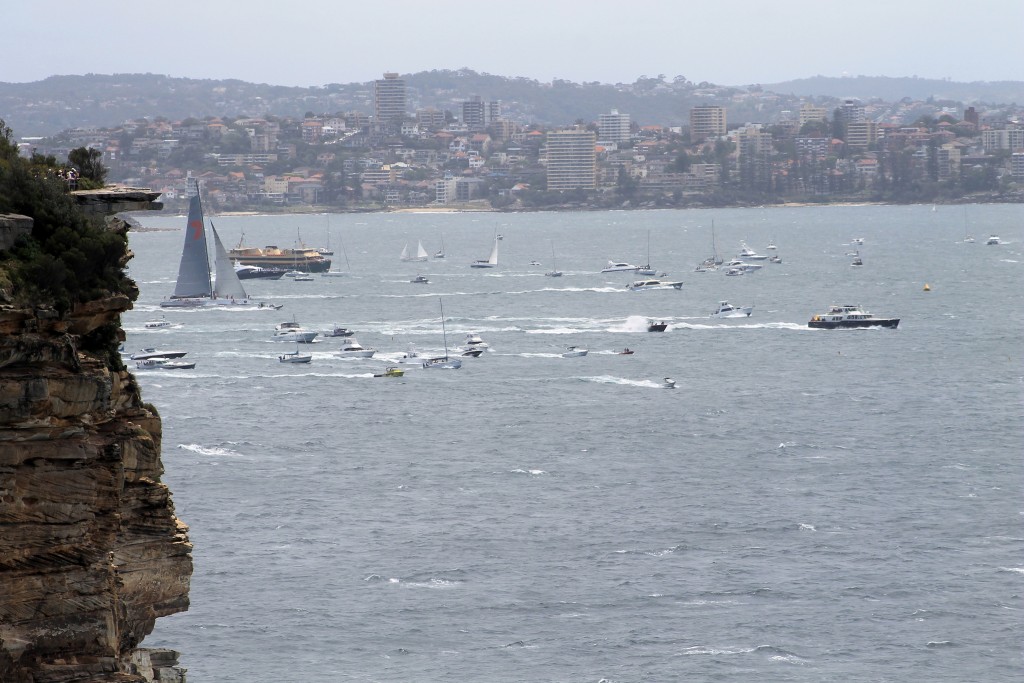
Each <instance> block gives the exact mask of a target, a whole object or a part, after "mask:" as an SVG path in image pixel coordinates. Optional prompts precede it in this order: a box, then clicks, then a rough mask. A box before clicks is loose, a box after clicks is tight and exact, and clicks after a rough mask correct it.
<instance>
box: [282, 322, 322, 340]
mask: <svg viewBox="0 0 1024 683" xmlns="http://www.w3.org/2000/svg"><path fill="white" fill-rule="evenodd" d="M318 334H320V333H319V332H313V331H312V330H307V329H306V328H305V327H303V326H302V325H299V323H297V322H295V321H294V320H293V321H290V322H283V323H281V324H280V325H278V326H277V327H275V328H274V334H273V335H272V336H271V339H273V340H274V341H286V342H297V343H299V344H311V343H312V342H313V340H314V339H316V337H317V335H318Z"/></svg>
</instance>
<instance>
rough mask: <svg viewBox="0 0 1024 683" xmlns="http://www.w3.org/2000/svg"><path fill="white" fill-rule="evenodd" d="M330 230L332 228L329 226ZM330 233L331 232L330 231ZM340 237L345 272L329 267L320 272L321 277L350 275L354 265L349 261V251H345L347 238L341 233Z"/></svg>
mask: <svg viewBox="0 0 1024 683" xmlns="http://www.w3.org/2000/svg"><path fill="white" fill-rule="evenodd" d="M328 230H330V228H328ZM328 235H330V232H328ZM338 239H339V240H340V241H341V253H342V255H344V257H345V270H344V272H343V271H340V270H334V269H332V268H328V269H327V270H325V271H324V272H322V273H320V277H345V276H346V275H348V273H349V271H350V270H352V266H351V265H349V262H348V252H347V251H345V240H344V239H342V237H341V235H340V234H339V235H338Z"/></svg>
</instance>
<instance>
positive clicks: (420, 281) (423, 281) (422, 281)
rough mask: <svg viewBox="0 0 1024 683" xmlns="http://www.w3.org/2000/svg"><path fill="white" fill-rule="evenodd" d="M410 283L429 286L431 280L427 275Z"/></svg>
mask: <svg viewBox="0 0 1024 683" xmlns="http://www.w3.org/2000/svg"><path fill="white" fill-rule="evenodd" d="M409 282H411V283H413V284H414V285H429V284H430V280H428V279H427V276H426V275H417V276H416V277H414V278H413V279H411V280H409Z"/></svg>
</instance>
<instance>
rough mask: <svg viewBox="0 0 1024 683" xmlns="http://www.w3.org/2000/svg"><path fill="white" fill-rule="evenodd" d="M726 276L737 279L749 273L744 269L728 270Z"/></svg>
mask: <svg viewBox="0 0 1024 683" xmlns="http://www.w3.org/2000/svg"><path fill="white" fill-rule="evenodd" d="M725 274H726V275H728V276H729V277H736V276H737V275H746V274H747V271H745V270H743V269H742V268H727V269H726V271H725Z"/></svg>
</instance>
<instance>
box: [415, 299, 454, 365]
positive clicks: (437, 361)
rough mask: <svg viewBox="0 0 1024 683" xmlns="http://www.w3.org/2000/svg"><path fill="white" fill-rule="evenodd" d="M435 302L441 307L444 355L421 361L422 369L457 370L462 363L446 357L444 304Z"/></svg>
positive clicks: (446, 336) (446, 333) (439, 301)
mask: <svg viewBox="0 0 1024 683" xmlns="http://www.w3.org/2000/svg"><path fill="white" fill-rule="evenodd" d="M437 302H438V304H439V305H440V306H441V334H442V336H443V338H444V355H443V356H439V357H437V358H429V359H427V360H425V361H423V367H424V368H426V369H430V368H436V369H442V370H458V369H459V368H461V367H462V361H461V360H459V359H458V358H449V357H448V332H447V331H446V330H445V327H444V304H443V303H441V300H440V299H438V300H437Z"/></svg>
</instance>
